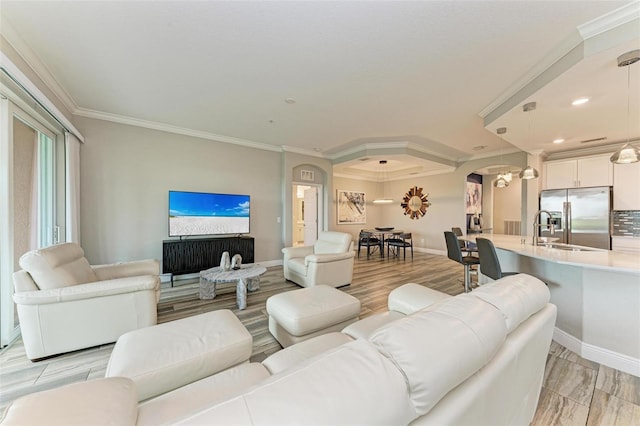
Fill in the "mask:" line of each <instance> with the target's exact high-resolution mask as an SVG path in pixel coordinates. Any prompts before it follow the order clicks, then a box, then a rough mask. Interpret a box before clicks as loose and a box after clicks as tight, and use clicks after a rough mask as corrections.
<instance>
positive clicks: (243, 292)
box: [236, 279, 247, 310]
mask: <svg viewBox="0 0 640 426" xmlns="http://www.w3.org/2000/svg"><path fill="white" fill-rule="evenodd" d="M236 301H237V303H238V309H240V310H242V309H246V308H247V284H246V283H245V282H244V280H243V279H240V280H238V285H237V286H236Z"/></svg>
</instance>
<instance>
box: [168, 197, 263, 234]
mask: <svg viewBox="0 0 640 426" xmlns="http://www.w3.org/2000/svg"><path fill="white" fill-rule="evenodd" d="M250 201H251V199H250V196H249V195H239V194H213V193H207V192H185V191H169V236H170V237H183V236H190V235H221V234H248V233H249V210H250V209H249V206H250Z"/></svg>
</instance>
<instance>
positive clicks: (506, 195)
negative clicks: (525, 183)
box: [493, 175, 522, 234]
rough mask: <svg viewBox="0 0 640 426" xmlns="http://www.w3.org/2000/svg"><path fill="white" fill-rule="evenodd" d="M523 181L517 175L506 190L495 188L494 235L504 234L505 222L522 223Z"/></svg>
mask: <svg viewBox="0 0 640 426" xmlns="http://www.w3.org/2000/svg"><path fill="white" fill-rule="evenodd" d="M521 200H522V180H521V179H520V178H519V177H518V176H517V175H516V176H514V177H513V180H512V181H511V183H510V184H509V186H507V187H506V188H493V207H494V209H493V210H494V212H495V213H494V214H493V233H494V234H504V233H505V230H504V221H505V220H515V221H520V219H521V217H522V215H521V212H522V208H521Z"/></svg>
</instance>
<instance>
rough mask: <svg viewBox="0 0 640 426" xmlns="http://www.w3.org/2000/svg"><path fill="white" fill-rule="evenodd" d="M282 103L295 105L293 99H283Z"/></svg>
mask: <svg viewBox="0 0 640 426" xmlns="http://www.w3.org/2000/svg"><path fill="white" fill-rule="evenodd" d="M284 101H285V102H286V103H288V104H295V103H296V100H295V99H293V98H287V99H285V100H284Z"/></svg>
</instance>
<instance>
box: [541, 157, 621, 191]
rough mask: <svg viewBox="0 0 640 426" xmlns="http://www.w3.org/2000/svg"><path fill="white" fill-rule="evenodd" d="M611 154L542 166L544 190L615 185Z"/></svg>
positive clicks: (554, 162) (557, 161) (550, 162)
mask: <svg viewBox="0 0 640 426" xmlns="http://www.w3.org/2000/svg"><path fill="white" fill-rule="evenodd" d="M609 157H610V154H606V155H593V156H589V157H580V158H573V159H570V160H554V161H547V162H545V163H543V165H542V174H543V179H544V183H543V186H544V189H558V188H586V187H590V186H611V185H613V163H611V161H610V160H609Z"/></svg>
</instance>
